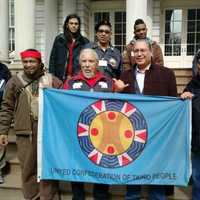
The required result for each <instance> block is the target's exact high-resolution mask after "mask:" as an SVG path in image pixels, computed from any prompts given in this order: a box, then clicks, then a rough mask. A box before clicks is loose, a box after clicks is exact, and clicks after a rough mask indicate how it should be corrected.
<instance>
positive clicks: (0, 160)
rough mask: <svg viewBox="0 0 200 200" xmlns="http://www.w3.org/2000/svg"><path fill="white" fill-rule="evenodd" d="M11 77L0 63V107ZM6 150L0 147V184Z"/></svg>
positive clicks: (5, 67)
mask: <svg viewBox="0 0 200 200" xmlns="http://www.w3.org/2000/svg"><path fill="white" fill-rule="evenodd" d="M10 77H11V74H10V71H9V69H8V68H7V66H6V65H4V64H3V63H2V62H1V61H0V106H1V101H2V97H3V92H4V88H5V85H6V83H7V81H8V79H9V78H10ZM5 155H6V148H3V147H2V148H1V147H0V183H3V182H4V180H3V173H2V169H3V168H4V167H5V166H6V161H5Z"/></svg>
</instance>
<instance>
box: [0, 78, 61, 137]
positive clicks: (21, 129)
mask: <svg viewBox="0 0 200 200" xmlns="http://www.w3.org/2000/svg"><path fill="white" fill-rule="evenodd" d="M42 77H43V76H42ZM23 78H24V79H25V81H27V82H29V81H30V80H29V81H28V78H27V77H26V76H25V74H23ZM38 84H39V83H37V85H38ZM23 86H24V84H23V83H22V81H21V80H20V79H19V77H18V76H17V75H15V76H13V77H12V78H11V79H10V80H9V81H8V83H7V85H6V88H5V93H4V96H3V102H2V108H1V110H0V134H8V131H9V129H10V126H11V124H12V122H14V131H15V133H16V134H17V135H31V134H32V120H33V119H32V117H31V107H30V102H29V100H28V99H29V98H28V95H27V92H26V90H23V91H22V92H19V89H21V88H22V87H23ZM52 87H54V88H62V82H61V81H60V80H59V79H58V78H56V77H54V76H52Z"/></svg>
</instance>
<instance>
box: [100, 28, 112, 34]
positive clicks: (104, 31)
mask: <svg viewBox="0 0 200 200" xmlns="http://www.w3.org/2000/svg"><path fill="white" fill-rule="evenodd" d="M98 33H105V34H109V33H110V31H109V30H103V29H99V30H98Z"/></svg>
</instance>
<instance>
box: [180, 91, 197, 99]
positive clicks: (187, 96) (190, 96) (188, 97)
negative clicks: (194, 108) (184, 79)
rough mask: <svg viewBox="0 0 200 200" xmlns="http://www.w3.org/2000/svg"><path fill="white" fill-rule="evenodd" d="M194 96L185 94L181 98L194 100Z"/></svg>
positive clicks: (188, 93) (189, 93)
mask: <svg viewBox="0 0 200 200" xmlns="http://www.w3.org/2000/svg"><path fill="white" fill-rule="evenodd" d="M193 96H194V95H193V94H192V93H191V92H183V93H182V94H181V98H182V99H192V97H193Z"/></svg>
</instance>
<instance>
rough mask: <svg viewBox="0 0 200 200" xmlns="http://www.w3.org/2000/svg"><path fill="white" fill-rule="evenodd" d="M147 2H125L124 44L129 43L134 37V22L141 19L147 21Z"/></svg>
mask: <svg viewBox="0 0 200 200" xmlns="http://www.w3.org/2000/svg"><path fill="white" fill-rule="evenodd" d="M147 3H148V0H139V1H138V0H126V43H129V42H130V40H131V39H132V38H133V35H134V33H133V32H134V28H133V26H134V23H135V20H136V19H138V18H141V19H143V20H144V22H146V21H147V8H148V6H147Z"/></svg>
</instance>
